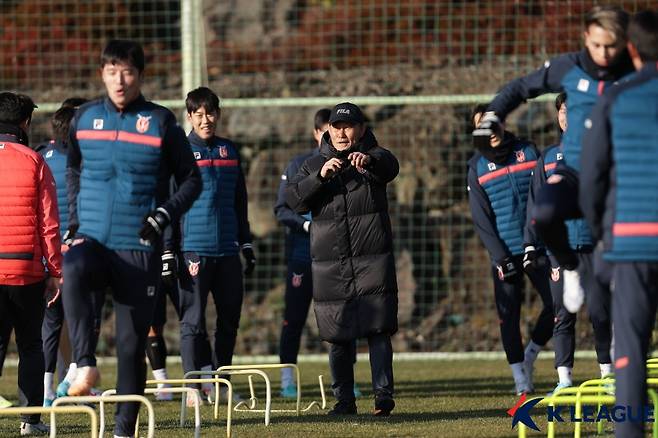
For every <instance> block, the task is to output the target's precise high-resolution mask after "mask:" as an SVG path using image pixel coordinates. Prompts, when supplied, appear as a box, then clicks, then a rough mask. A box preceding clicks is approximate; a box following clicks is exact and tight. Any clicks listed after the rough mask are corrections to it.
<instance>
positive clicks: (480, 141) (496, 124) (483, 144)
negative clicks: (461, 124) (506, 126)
mask: <svg viewBox="0 0 658 438" xmlns="http://www.w3.org/2000/svg"><path fill="white" fill-rule="evenodd" d="M495 137H499V138H503V125H502V123H501V122H500V119H499V118H498V116H497V115H496V113H494V112H493V111H487V112H486V113H484V115H483V116H482V119H481V120H480V123H478V126H477V128H475V129H474V130H473V144H474V145H475V147H476V148H478V149H486V148H488V147H489V146H490V145H491V141H492V140H493V139H494V138H495Z"/></svg>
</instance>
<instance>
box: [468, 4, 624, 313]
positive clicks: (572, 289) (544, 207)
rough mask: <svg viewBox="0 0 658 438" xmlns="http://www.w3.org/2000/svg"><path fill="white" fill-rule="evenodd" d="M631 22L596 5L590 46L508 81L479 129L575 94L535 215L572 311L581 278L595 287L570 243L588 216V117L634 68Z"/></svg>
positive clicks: (482, 135) (589, 23)
mask: <svg viewBox="0 0 658 438" xmlns="http://www.w3.org/2000/svg"><path fill="white" fill-rule="evenodd" d="M627 23H628V14H627V13H626V12H624V11H623V10H622V9H620V8H619V7H617V6H608V5H606V6H596V7H594V8H593V9H592V10H591V11H590V12H589V14H588V15H587V17H586V19H585V32H584V38H585V49H583V50H582V51H580V52H577V53H569V54H565V55H560V56H557V57H555V58H553V59H551V60H549V61H546V63H545V64H544V66H543V67H541V68H539V69H538V70H536V71H535V72H533V73H530V74H529V75H527V76H524V77H521V78H519V79H515V80H513V81H511V82H510V83H508V84H507V85H505V86H504V87H503V88H502V89H501V90H500V91H499V93H498V95H497V96H496V98H495V99H494V100H493V101H492V102H491V104H490V105H489V108H488V109H489V111H490V113H487V115H485V117H483V121H482V123H481V126H479V128H480V129H476V130H475V131H473V136H474V138H475V140H476V141H482V142H484V143H486V141H487V139H488V137H489V136H490V135H491V132H492V131H498V130H499V128H497V126H498V125H499V123H500V122H502V121H504V120H505V118H506V117H507V115H508V114H509V113H510V112H512V111H513V110H514V109H515V108H517V107H518V106H519V105H520V104H521V103H523V102H524V101H525V100H526V99H530V98H533V97H537V96H539V95H541V94H545V93H549V92H561V91H565V92H566V93H567V96H569V111H568V113H567V118H568V125H569V127H568V129H567V131H566V132H565V133H564V136H563V137H562V142H561V145H562V149H563V151H562V152H563V155H564V160H563V164H561V165H560V166H558V169H556V172H555V174H554V175H552V176H551V177H550V178H549V179H548V180H547V181H546V182H547V184H545V185H544V186H543V188H542V190H541V191H540V192H539V193H538V194H537V199H536V203H535V205H534V208H533V211H532V212H531V214H532V218H533V220H534V221H535V227H536V229H537V232H538V233H539V235H540V237H541V238H542V240H543V241H544V243H545V244H546V246H547V248H548V249H549V250H550V251H551V253H552V254H553V256H554V257H555V258H556V259H557V261H558V263H559V264H560V267H561V268H562V277H563V281H564V294H563V298H564V305H565V306H566V308H567V309H568V310H569V311H571V312H576V311H577V310H578V309H579V308H580V306H581V305H582V303H583V302H584V296H585V292H584V290H583V286H581V283H582V284H584V287H585V289H589V288H590V286H589V285H588V284H586V283H585V282H584V281H583V280H584V279H581V275H580V274H579V271H578V270H577V268H578V267H579V264H580V263H579V258H578V256H577V254H576V252H575V251H574V250H573V249H572V248H571V246H570V245H569V238H568V233H567V229H566V226H565V221H566V220H571V219H582V213H581V211H580V209H579V207H578V202H577V199H578V172H579V170H580V166H581V140H582V135H583V122H584V121H585V119H586V118H587V116H588V115H589V113H590V111H591V110H592V108H593V106H594V104H595V103H596V100H597V99H598V97H599V96H600V95H601V94H602V93H603V91H604V90H605V89H606V88H608V87H609V86H611V85H612V84H613V83H614V82H616V81H617V80H619V79H621V78H623V77H624V76H626V75H628V74H629V73H631V72H632V71H633V67H632V65H631V63H630V59H629V57H628V53H627V51H626V47H625V46H626V26H627ZM478 139H481V140H478ZM583 159H584V160H588V159H589V157H587V156H583ZM585 226H586V225H585V224H584V223H583V222H581V224H580V225H579V229H581V230H583V232H585V228H584V227H585ZM586 232H587V233H588V234H589V230H587V231H586Z"/></svg>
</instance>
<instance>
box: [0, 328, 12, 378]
mask: <svg viewBox="0 0 658 438" xmlns="http://www.w3.org/2000/svg"><path fill="white" fill-rule="evenodd" d="M10 338H11V323H10V322H9V320H8V319H4V318H3V319H0V376H2V369H3V368H4V366H5V358H6V357H7V348H8V344H9V339H10Z"/></svg>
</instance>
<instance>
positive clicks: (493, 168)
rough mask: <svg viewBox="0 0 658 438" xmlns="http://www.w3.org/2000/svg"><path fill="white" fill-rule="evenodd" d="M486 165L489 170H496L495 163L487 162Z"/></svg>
mask: <svg viewBox="0 0 658 438" xmlns="http://www.w3.org/2000/svg"><path fill="white" fill-rule="evenodd" d="M487 167H488V168H489V171H494V170H496V163H489V164H487Z"/></svg>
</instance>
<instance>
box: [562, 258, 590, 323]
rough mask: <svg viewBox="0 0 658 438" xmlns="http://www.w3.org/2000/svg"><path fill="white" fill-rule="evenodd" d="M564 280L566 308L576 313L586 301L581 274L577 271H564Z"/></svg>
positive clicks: (563, 300)
mask: <svg viewBox="0 0 658 438" xmlns="http://www.w3.org/2000/svg"><path fill="white" fill-rule="evenodd" d="M562 279H563V281H564V283H563V288H564V293H563V295H562V302H563V303H564V308H565V309H567V310H568V311H569V312H570V313H576V312H578V309H580V306H582V305H583V302H584V301H585V291H584V290H583V287H582V285H581V284H580V274H578V271H576V270H569V269H563V270H562Z"/></svg>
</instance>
